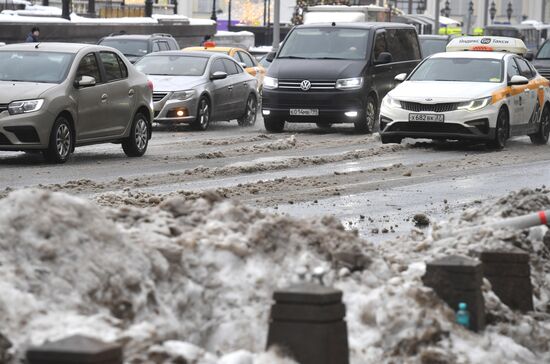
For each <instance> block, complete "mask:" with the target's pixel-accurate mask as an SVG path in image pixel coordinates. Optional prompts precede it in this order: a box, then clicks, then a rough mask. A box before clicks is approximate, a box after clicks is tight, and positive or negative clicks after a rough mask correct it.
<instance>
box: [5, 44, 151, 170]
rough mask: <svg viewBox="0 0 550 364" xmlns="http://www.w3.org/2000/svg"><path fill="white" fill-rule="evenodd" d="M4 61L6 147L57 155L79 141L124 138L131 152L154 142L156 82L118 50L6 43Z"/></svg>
mask: <svg viewBox="0 0 550 364" xmlns="http://www.w3.org/2000/svg"><path fill="white" fill-rule="evenodd" d="M0 64H1V65H2V66H1V67H0V150H8V151H10V150H13V151H32V150H34V151H42V152H43V153H44V156H45V157H46V159H48V160H49V161H51V162H54V163H64V162H65V161H67V160H68V159H69V156H70V154H71V153H72V152H73V151H74V148H75V147H77V146H80V145H89V144H97V143H105V142H114V143H120V144H122V149H123V150H124V152H125V153H126V155H128V156H130V157H138V156H142V155H143V154H144V153H145V151H146V150H147V145H148V141H149V139H150V138H151V122H152V118H153V112H152V84H151V82H150V81H148V80H147V77H146V76H145V75H144V74H142V73H140V72H138V71H136V70H135V69H134V67H133V66H132V65H131V64H130V63H129V62H128V61H127V60H125V58H124V56H122V54H121V53H120V52H118V51H117V50H115V49H113V48H109V47H103V46H90V45H85V44H70V43H35V44H33V43H26V44H16V45H7V46H4V47H2V48H1V49H0Z"/></svg>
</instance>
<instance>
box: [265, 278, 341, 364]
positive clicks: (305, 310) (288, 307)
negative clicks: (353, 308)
mask: <svg viewBox="0 0 550 364" xmlns="http://www.w3.org/2000/svg"><path fill="white" fill-rule="evenodd" d="M273 298H274V300H275V304H274V305H273V306H272V307H271V317H270V323H269V333H268V337H267V348H268V349H269V348H270V347H272V346H277V347H279V348H281V349H282V350H283V351H284V352H285V353H287V354H288V355H290V356H291V357H293V358H294V359H295V360H296V361H297V362H298V363H300V364H336V363H338V364H348V363H349V348H348V331H347V325H346V322H345V321H344V317H345V315H346V306H345V305H344V304H343V303H342V291H340V290H337V289H334V288H330V287H325V286H321V285H318V284H314V283H301V284H297V285H294V286H291V287H289V288H287V289H284V290H280V291H276V292H275V293H274V294H273Z"/></svg>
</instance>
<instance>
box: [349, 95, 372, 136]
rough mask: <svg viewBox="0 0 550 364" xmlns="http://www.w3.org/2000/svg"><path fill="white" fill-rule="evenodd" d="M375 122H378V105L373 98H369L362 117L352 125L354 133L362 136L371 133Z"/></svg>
mask: <svg viewBox="0 0 550 364" xmlns="http://www.w3.org/2000/svg"><path fill="white" fill-rule="evenodd" d="M376 120H378V105H377V104H376V100H375V99H374V97H372V96H369V97H367V103H366V107H365V113H364V115H363V116H362V117H361V119H359V120H357V121H356V122H354V123H353V124H354V126H355V131H356V132H358V133H362V134H365V133H372V132H373V131H374V129H375V127H376Z"/></svg>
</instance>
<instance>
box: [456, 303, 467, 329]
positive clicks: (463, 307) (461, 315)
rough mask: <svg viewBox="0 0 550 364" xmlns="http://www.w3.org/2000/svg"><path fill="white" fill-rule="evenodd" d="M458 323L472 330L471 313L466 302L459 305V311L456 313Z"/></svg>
mask: <svg viewBox="0 0 550 364" xmlns="http://www.w3.org/2000/svg"><path fill="white" fill-rule="evenodd" d="M456 323H457V324H459V325H462V326H464V327H465V328H467V329H468V328H470V313H469V312H468V305H467V304H466V303H464V302H460V303H459V304H458V311H457V312H456Z"/></svg>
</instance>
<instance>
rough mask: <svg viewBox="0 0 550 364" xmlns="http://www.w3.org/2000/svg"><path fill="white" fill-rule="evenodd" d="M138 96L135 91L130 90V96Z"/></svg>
mask: <svg viewBox="0 0 550 364" xmlns="http://www.w3.org/2000/svg"><path fill="white" fill-rule="evenodd" d="M135 94H136V92H135V91H134V89H130V91H128V96H130V97H132V96H134V95H135Z"/></svg>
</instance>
